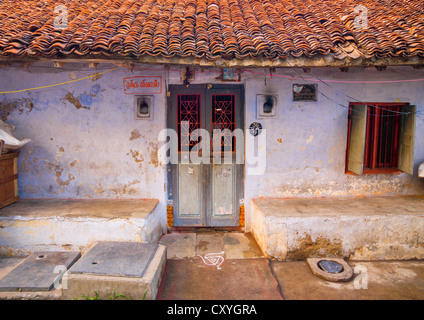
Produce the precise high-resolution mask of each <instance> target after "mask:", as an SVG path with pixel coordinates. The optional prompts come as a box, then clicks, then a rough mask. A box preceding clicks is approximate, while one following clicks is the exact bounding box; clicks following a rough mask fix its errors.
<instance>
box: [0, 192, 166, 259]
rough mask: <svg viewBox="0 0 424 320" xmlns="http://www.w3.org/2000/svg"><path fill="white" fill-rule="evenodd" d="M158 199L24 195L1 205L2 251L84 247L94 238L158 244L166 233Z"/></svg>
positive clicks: (95, 239)
mask: <svg viewBox="0 0 424 320" xmlns="http://www.w3.org/2000/svg"><path fill="white" fill-rule="evenodd" d="M163 217H165V215H161V214H160V208H159V201H158V200H155V199H146V200H28V199H23V200H20V201H19V202H17V203H14V204H11V205H9V206H7V207H4V208H2V209H0V228H1V237H0V254H1V255H28V254H29V253H31V252H34V251H38V250H47V251H53V250H57V251H60V250H74V251H81V252H84V251H85V250H87V249H88V248H89V247H90V246H91V245H93V244H94V243H95V242H97V241H135V242H144V243H157V242H158V241H159V238H160V237H161V236H162V234H163V233H164V232H166V221H165V219H164V218H163Z"/></svg>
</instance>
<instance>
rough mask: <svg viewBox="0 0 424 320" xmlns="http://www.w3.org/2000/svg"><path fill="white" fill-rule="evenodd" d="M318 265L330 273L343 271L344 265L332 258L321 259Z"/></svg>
mask: <svg viewBox="0 0 424 320" xmlns="http://www.w3.org/2000/svg"><path fill="white" fill-rule="evenodd" d="M318 266H319V267H320V268H321V270H323V271H325V272H329V273H341V272H342V271H343V266H342V265H341V264H340V263H337V262H335V261H331V260H321V261H320V262H318Z"/></svg>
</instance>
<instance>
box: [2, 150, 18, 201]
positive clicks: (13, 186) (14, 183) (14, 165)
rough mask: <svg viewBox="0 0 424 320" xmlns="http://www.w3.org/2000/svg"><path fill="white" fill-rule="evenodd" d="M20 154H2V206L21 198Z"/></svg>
mask: <svg viewBox="0 0 424 320" xmlns="http://www.w3.org/2000/svg"><path fill="white" fill-rule="evenodd" d="M18 156H19V152H10V153H6V154H3V155H0V208H3V207H5V206H7V205H9V204H11V203H14V202H16V201H18V200H19V196H18Z"/></svg>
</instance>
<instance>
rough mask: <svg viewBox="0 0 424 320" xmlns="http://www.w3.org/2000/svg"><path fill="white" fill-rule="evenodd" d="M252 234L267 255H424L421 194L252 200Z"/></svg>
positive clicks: (396, 257)
mask: <svg viewBox="0 0 424 320" xmlns="http://www.w3.org/2000/svg"><path fill="white" fill-rule="evenodd" d="M251 209H252V234H253V235H254V237H255V239H256V241H257V242H258V244H259V246H260V248H261V249H262V252H264V253H265V255H266V256H267V257H271V258H276V259H278V260H305V259H306V258H308V257H336V258H347V259H349V260H407V259H424V242H423V239H424V197H421V196H408V197H406V196H405V197H401V196H393V197H370V198H321V199H319V198H315V199H275V198H274V199H267V198H258V199H253V200H252V202H251Z"/></svg>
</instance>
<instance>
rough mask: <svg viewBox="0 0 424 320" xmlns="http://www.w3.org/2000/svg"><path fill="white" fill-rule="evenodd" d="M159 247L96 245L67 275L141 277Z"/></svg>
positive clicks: (103, 243)
mask: <svg viewBox="0 0 424 320" xmlns="http://www.w3.org/2000/svg"><path fill="white" fill-rule="evenodd" d="M158 247H159V245H157V244H153V243H139V242H115V241H102V242H99V243H96V244H95V245H94V246H93V247H92V248H91V249H90V250H89V251H88V252H87V253H86V254H85V255H84V256H83V257H82V258H81V259H80V260H79V261H78V262H77V263H76V264H75V265H74V266H73V267H72V269H71V270H69V273H80V274H93V275H109V276H122V277H142V276H143V275H144V272H145V270H146V269H147V267H148V265H149V263H150V261H151V260H152V258H153V256H154V254H155V252H156V250H157V249H158Z"/></svg>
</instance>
